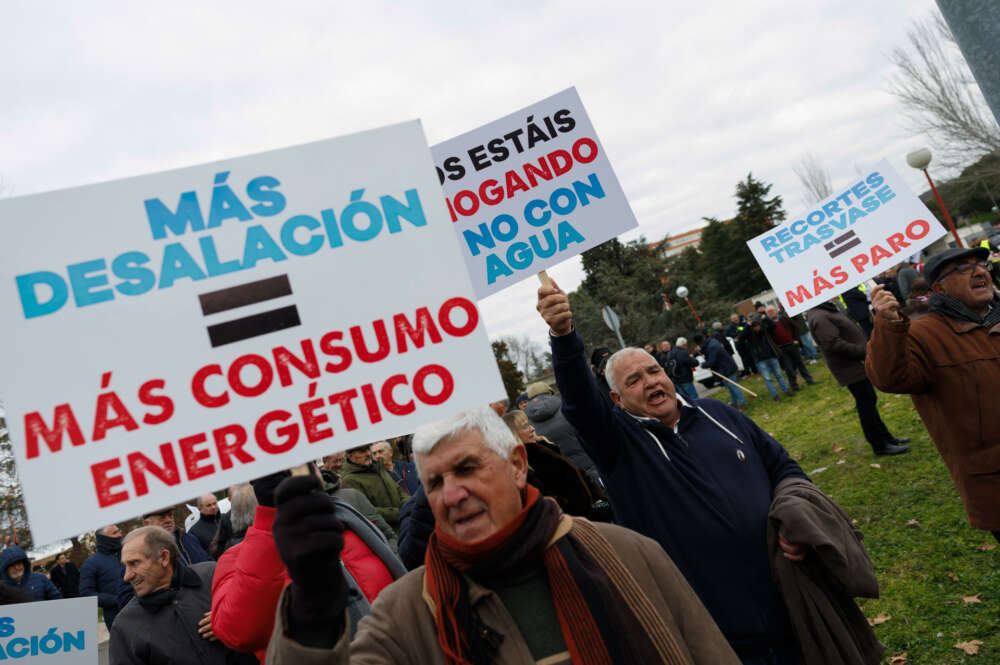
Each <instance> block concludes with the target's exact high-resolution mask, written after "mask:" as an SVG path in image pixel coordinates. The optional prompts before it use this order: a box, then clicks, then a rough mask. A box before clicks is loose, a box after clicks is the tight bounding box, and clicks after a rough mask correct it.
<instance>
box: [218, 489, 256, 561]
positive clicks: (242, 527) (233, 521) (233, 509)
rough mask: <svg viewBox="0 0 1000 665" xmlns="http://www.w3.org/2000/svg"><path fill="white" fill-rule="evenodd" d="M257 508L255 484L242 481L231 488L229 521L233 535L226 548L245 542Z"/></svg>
mask: <svg viewBox="0 0 1000 665" xmlns="http://www.w3.org/2000/svg"><path fill="white" fill-rule="evenodd" d="M256 510H257V497H256V495H255V494H254V493H253V486H251V485H250V483H240V484H239V485H233V486H232V487H230V488H229V522H230V525H231V526H232V535H231V536H230V537H229V542H227V543H226V548H225V549H229V548H230V547H232V546H233V545H239V544H240V543H242V542H243V539H244V538H246V535H247V529H249V528H250V525H251V524H253V516H254V512H255V511H256ZM223 551H225V550H223ZM219 556H222V555H219Z"/></svg>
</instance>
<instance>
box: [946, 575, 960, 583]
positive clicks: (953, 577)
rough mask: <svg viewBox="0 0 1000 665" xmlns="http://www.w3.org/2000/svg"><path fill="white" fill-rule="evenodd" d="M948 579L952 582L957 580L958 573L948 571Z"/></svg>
mask: <svg viewBox="0 0 1000 665" xmlns="http://www.w3.org/2000/svg"><path fill="white" fill-rule="evenodd" d="M948 579H949V580H951V581H952V582H957V581H958V575H956V574H955V573H948Z"/></svg>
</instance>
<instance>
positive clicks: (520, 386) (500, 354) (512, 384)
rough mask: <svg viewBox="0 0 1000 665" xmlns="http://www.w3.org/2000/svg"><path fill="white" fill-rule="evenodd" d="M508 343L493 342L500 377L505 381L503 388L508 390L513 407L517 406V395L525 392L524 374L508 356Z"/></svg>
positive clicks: (509, 400)
mask: <svg viewBox="0 0 1000 665" xmlns="http://www.w3.org/2000/svg"><path fill="white" fill-rule="evenodd" d="M507 354H508V351H507V344H506V343H505V342H503V341H496V342H493V357H494V358H496V361H497V369H499V370H500V379H501V380H502V381H503V388H504V390H505V391H507V402H508V403H509V404H510V405H511V408H512V409H513V408H517V407H516V406H515V405H516V404H517V396H518V395H520V394H521V393H522V392H524V375H523V374H521V370H519V369H518V368H517V365H515V364H514V361H512V360H511V359H510V358H509V357H508V355H507Z"/></svg>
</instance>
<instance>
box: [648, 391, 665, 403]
mask: <svg viewBox="0 0 1000 665" xmlns="http://www.w3.org/2000/svg"><path fill="white" fill-rule="evenodd" d="M666 400H667V393H666V392H665V391H663V390H662V389H660V388H657V389H656V390H654V391H653V392H651V393H649V396H648V397H646V403H647V404H649V405H650V406H656V405H658V404H662V403H663V402H665V401H666Z"/></svg>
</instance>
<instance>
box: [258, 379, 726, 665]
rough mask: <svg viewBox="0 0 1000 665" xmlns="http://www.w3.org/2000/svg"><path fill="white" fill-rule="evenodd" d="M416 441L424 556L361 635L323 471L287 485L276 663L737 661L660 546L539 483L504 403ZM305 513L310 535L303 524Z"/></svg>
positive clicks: (429, 429) (281, 512)
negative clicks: (531, 480) (558, 499)
mask: <svg viewBox="0 0 1000 665" xmlns="http://www.w3.org/2000/svg"><path fill="white" fill-rule="evenodd" d="M598 399H600V398H598ZM413 448H414V452H415V453H416V459H417V464H418V466H419V468H420V473H421V477H422V480H423V487H424V488H426V489H427V493H428V498H429V501H430V506H431V510H432V511H433V513H434V517H435V518H436V525H435V530H434V532H433V534H432V535H431V539H430V544H429V546H428V549H427V553H426V564H427V565H426V566H424V567H421V568H418V569H416V570H414V571H412V572H410V573H408V574H407V575H406V576H405V577H404V578H403V579H401V580H399V582H397V583H396V584H393V585H392V586H390V587H389V588H387V589H386V590H385V591H384V592H383V593H382V595H380V596H379V598H377V599H376V600H375V603H374V604H373V605H372V613H371V615H370V616H368V617H366V618H364V619H362V621H361V623H360V624H359V626H358V632H357V635H356V636H354V639H353V641H352V639H351V637H352V636H351V634H350V631H349V625H350V623H349V617H348V614H347V612H345V606H346V604H347V601H348V595H347V588H348V586H347V580H346V579H345V578H344V575H343V572H342V570H341V569H340V567H339V566H337V564H336V562H337V559H338V554H339V552H340V550H341V548H342V547H344V543H345V539H344V537H343V525H342V524H340V523H339V522H338V520H337V519H336V517H335V516H334V515H333V513H332V511H331V510H330V506H329V505H328V504H324V503H323V502H322V501H319V500H318V499H317V496H316V493H315V488H316V485H315V483H314V482H313V481H312V479H310V478H308V477H295V478H289V479H288V480H286V481H284V482H283V483H282V485H281V486H280V487H279V488H278V491H277V496H276V500H277V506H278V517H277V519H276V520H275V545H276V546H277V548H278V552H279V553H280V555H281V557H282V560H284V562H285V564H286V566H287V567H288V572H289V575H290V577H291V578H292V583H291V584H290V585H289V587H288V588H287V589H286V590H285V591H284V592H283V594H282V600H281V603H280V608H281V609H280V611H278V612H277V613H276V621H275V627H274V632H273V634H272V638H271V643H270V645H269V647H268V652H267V660H268V663H270V665H288V664H292V663H294V664H295V665H310V664H312V663H330V664H333V663H336V664H338V665H346V663H348V662H355V663H379V664H380V665H394V664H403V663H421V664H422V665H445V664H446V663H453V664H454V663H468V664H480V663H483V664H485V663H495V664H498V665H499V664H500V663H502V664H503V665H535V664H536V663H540V662H544V663H550V664H551V665H564V664H568V663H571V662H574V663H636V664H640V663H641V664H642V665H656V664H660V663H664V664H665V663H670V664H675V665H680V664H681V663H684V664H686V665H735V664H736V662H737V661H736V658H735V656H734V655H733V653H732V651H731V650H730V648H729V646H728V645H727V644H726V642H725V639H724V638H723V636H722V635H721V634H720V633H719V630H718V628H717V627H716V626H715V624H714V623H713V621H712V620H711V618H710V617H709V615H708V613H707V612H706V611H705V608H704V607H703V606H702V604H701V602H700V601H699V600H698V597H697V596H696V595H695V594H694V592H693V591H692V590H691V588H690V587H689V586H688V584H687V583H686V582H685V581H684V578H683V577H682V576H681V575H680V573H679V572H678V571H677V569H676V567H675V566H674V565H673V563H672V562H671V561H670V559H669V557H667V555H666V554H665V553H664V552H663V549H662V548H661V547H660V546H659V545H657V544H656V543H655V542H653V541H651V540H649V539H648V538H644V537H642V536H640V535H639V534H637V533H635V532H632V531H628V530H627V529H623V528H621V527H618V526H614V525H611V524H599V523H592V522H588V521H587V520H580V519H576V518H573V517H570V516H569V515H566V514H564V513H562V511H560V509H559V506H558V505H557V504H556V503H555V501H553V500H550V499H545V498H541V495H540V494H539V492H538V490H537V489H536V488H534V487H532V486H531V485H530V484H528V482H527V475H528V468H527V467H528V461H527V453H526V451H525V449H524V446H523V445H522V444H521V443H519V442H518V441H517V439H516V438H515V437H514V435H513V434H512V433H511V432H510V430H509V429H508V428H507V427H505V426H504V424H503V422H502V421H501V420H500V419H499V418H498V417H497V416H496V414H495V413H493V412H491V411H489V410H488V409H476V410H473V411H468V412H465V413H461V414H458V415H457V416H453V417H451V418H449V419H446V420H444V421H440V422H435V423H430V424H428V425H424V426H422V427H420V428H419V429H418V430H417V431H416V433H415V434H414V438H413ZM286 515H287V517H286ZM286 520H287V524H288V525H289V526H288V528H287V531H285V530H281V529H279V524H285V523H286ZM303 522H305V523H308V524H310V525H313V529H312V531H311V533H310V534H309V537H302V536H300V535H299V534H298V532H297V530H296V529H295V528H294V525H295V524H296V523H303Z"/></svg>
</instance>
